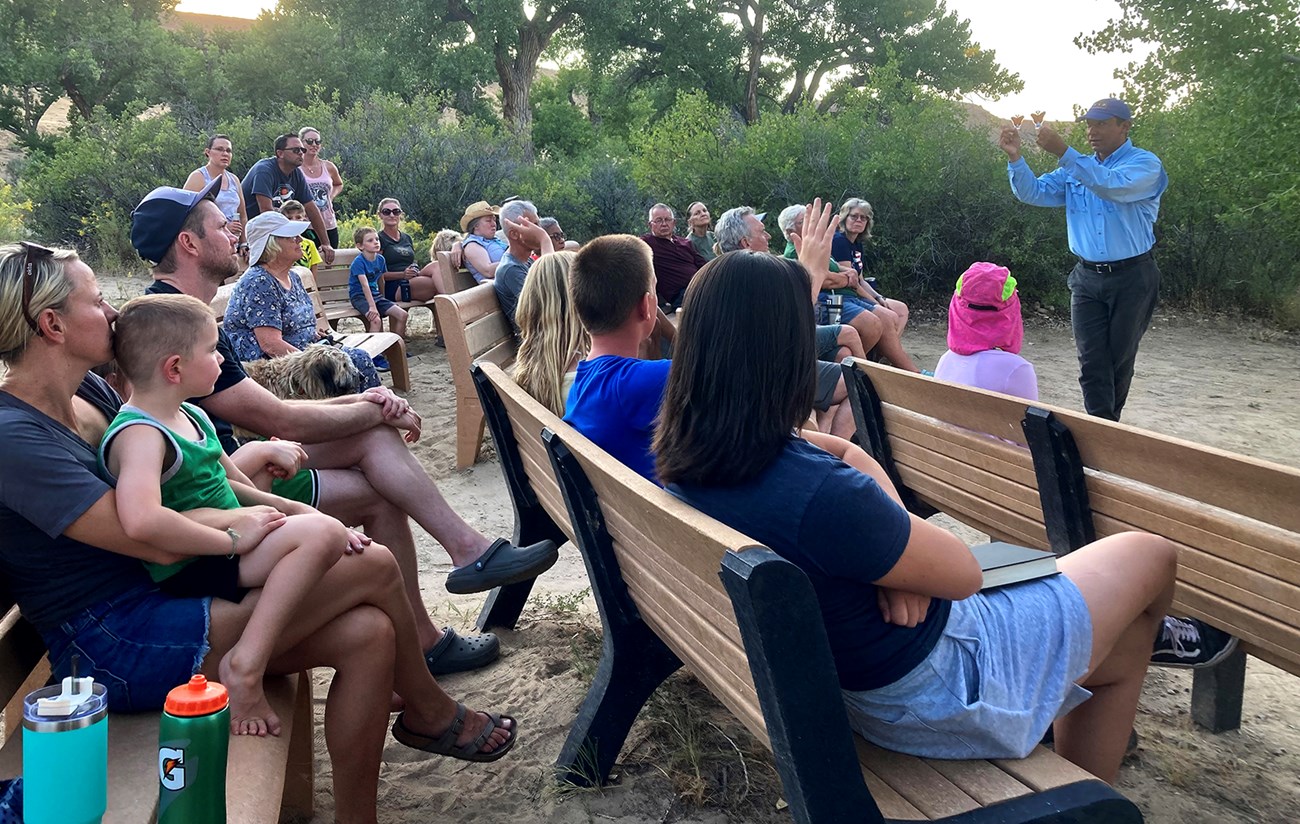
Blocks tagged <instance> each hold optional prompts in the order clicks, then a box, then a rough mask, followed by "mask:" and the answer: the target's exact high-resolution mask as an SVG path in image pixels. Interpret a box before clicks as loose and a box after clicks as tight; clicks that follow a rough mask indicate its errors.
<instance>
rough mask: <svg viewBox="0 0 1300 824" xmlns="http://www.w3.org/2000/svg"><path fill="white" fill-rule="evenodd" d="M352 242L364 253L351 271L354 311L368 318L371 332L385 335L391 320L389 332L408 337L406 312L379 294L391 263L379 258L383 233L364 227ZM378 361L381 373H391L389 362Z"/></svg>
mask: <svg viewBox="0 0 1300 824" xmlns="http://www.w3.org/2000/svg"><path fill="white" fill-rule="evenodd" d="M352 242H353V244H355V245H356V247H357V248H358V249H360V250H361V254H359V255H357V256H356V258H354V259H353V261H352V267H351V268H350V269H349V271H350V272H351V274H352V277H351V278H349V279H348V300H349V301H350V302H351V303H352V308H353V309H356V310H357V311H358V312H360V313H361V314H362V315H363V316H364V317H365V319H366V329H367V330H368V331H371V332H382V331H383V330H384V321H383V319H384V318H385V317H387V318H388V328H389V330H390V331H392V332H394V333H396V334H398V335H401V336H402V337H406V310H405V309H403V308H402V307H400V306H398V305H397V304H395V303H393V302H392V301H391V300H389V299H388V298H386V297H384V296H383V295H382V294H380V292H379V282H380V281H381V280H383V278H384V273H385V272H387V271H388V262H387V261H385V260H384V256H383V255H381V254H379V233H378V232H376V231H375V230H374V229H372V228H370V227H369V226H362V227H361V228H360V229H357V230H356V231H355V232H353V233H352ZM374 360H375V367H376V368H377V369H379V370H380V371H381V372H387V371H388V361H387V360H386V359H385V358H384V356H383V355H376V356H375V358H374Z"/></svg>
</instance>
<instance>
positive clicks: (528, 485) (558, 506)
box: [478, 361, 573, 540]
mask: <svg viewBox="0 0 1300 824" xmlns="http://www.w3.org/2000/svg"><path fill="white" fill-rule="evenodd" d="M478 369H479V370H480V372H481V374H482V376H483V379H484V380H486V381H487V382H488V383H489V384H491V386H492V389H493V390H494V392H495V395H496V399H497V400H498V401H499V402H500V408H501V410H502V411H504V412H505V416H506V420H505V426H499V425H498V422H493V421H491V420H490V419H489V425H491V426H492V432H493V435H494V437H495V438H496V444H497V454H498V456H499V457H500V459H501V463H502V469H503V470H504V471H505V472H506V473H507V476H509V473H512V472H515V471H518V472H519V473H520V475H521V477H518V478H509V477H507V485H508V486H509V487H510V492H511V495H512V496H524V497H527V496H528V495H531V496H532V497H533V498H535V499H536V501H537V502H538V503H540V504H541V506H542V508H543V509H545V510H546V514H547V515H550V516H551V520H552V521H553V522H554V523H555V525H556V526H558V527H559V528H560V529H561V530H562V531H563V532H564V534H565V536H566V537H567V538H568V539H569V540H573V527H572V526H570V524H569V513H568V511H567V510H566V509H565V506H564V495H563V494H562V493H561V492H560V485H559V484H558V483H557V482H556V480H555V473H554V472H553V471H552V470H551V461H550V459H549V458H548V457H547V455H546V446H545V445H544V444H543V443H542V430H544V429H551V430H552V431H563V432H569V431H572V430H571V429H570V428H569V426H568V424H566V423H565V422H564V421H562V420H560V418H559V416H557V415H556V414H555V413H554V412H552V411H551V410H549V409H547V408H546V407H545V406H543V405H542V404H541V403H539V402H537V401H536V400H535V399H534V398H533V396H532V395H529V394H528V393H527V392H525V391H524V389H523V387H521V386H520V385H519V384H517V383H515V382H514V379H513V378H512V377H511V376H510V375H508V374H506V372H505V370H503V369H502V368H501V367H499V366H497V365H496V364H495V363H492V362H490V361H482V362H480V363H479V364H478ZM484 411H485V412H488V410H487V409H485V410H484ZM488 414H489V415H490V414H491V413H490V412H488ZM501 430H504V431H501ZM499 431H500V437H496V436H497V434H498V432H499ZM531 503H532V502H531V501H527V500H525V501H519V500H516V501H515V511H516V513H517V514H518V513H519V512H522V511H524V510H525V509H526V508H527V507H528V506H529V505H530V504H531Z"/></svg>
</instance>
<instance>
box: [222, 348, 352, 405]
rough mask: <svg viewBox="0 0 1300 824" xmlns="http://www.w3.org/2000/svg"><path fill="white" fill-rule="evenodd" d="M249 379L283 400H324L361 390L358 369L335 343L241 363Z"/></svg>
mask: <svg viewBox="0 0 1300 824" xmlns="http://www.w3.org/2000/svg"><path fill="white" fill-rule="evenodd" d="M244 371H245V372H247V373H248V376H249V377H250V378H252V379H253V380H255V381H257V382H258V383H260V384H261V385H262V386H264V387H266V388H267V389H269V390H270V391H271V394H273V395H275V396H276V397H279V398H283V399H284V400H287V401H288V400H326V399H328V398H337V397H339V396H341V395H353V394H356V393H357V392H360V391H361V373H360V372H359V371H358V370H357V367H356V365H355V364H354V363H352V359H351V358H349V357H348V355H347V353H346V352H344V351H343V350H342V349H340V348H338V347H337V346H327V345H322V344H317V345H314V346H308V347H307V348H306V349H304V350H302V351H301V352H296V353H294V354H292V355H283V356H281V357H278V358H263V359H262V360H256V361H249V362H248V363H245V364H244Z"/></svg>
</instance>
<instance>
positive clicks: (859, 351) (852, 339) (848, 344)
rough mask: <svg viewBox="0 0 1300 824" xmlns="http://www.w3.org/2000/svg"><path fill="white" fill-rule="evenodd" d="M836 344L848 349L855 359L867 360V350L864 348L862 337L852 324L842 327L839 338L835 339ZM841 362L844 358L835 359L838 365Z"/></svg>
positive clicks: (842, 325)
mask: <svg viewBox="0 0 1300 824" xmlns="http://www.w3.org/2000/svg"><path fill="white" fill-rule="evenodd" d="M835 342H836V343H838V344H839V345H840V346H841V347H844V348H846V349H848V350H849V355H851V356H853V357H855V358H865V357H866V356H867V350H866V349H865V348H863V346H862V336H861V335H859V334H858V330H857V329H854V328H853V326H852V325H850V324H841V325H840V334H839V337H837V338H836V339H835ZM841 360H843V358H838V357H837V358H836V359H835V361H836V363H838V362H839V361H841Z"/></svg>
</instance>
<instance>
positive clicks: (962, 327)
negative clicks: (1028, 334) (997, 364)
mask: <svg viewBox="0 0 1300 824" xmlns="http://www.w3.org/2000/svg"><path fill="white" fill-rule="evenodd" d="M1024 337H1025V326H1024V321H1023V320H1022V319H1021V317H1020V295H1019V294H1018V293H1017V292H1016V279H1015V278H1013V277H1012V276H1011V271H1010V270H1009V269H1007V268H1006V267H1005V266H998V265H997V264H995V263H984V262H980V263H973V264H971V267H970V268H969V269H967V270H966V271H965V272H964V273H962V276H961V277H959V278H957V289H956V291H954V292H953V295H952V300H951V301H950V302H949V303H948V348H949V349H951V350H952V351H954V352H956V353H957V354H959V355H973V354H975V353H976V352H983V351H984V350H986V349H1001V350H1003V351H1004V352H1012V353H1016V354H1019V352H1020V345H1021V343H1022V342H1023V341H1024Z"/></svg>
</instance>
